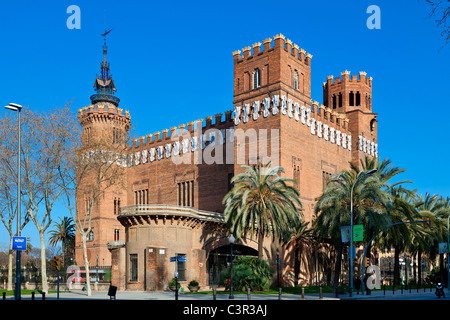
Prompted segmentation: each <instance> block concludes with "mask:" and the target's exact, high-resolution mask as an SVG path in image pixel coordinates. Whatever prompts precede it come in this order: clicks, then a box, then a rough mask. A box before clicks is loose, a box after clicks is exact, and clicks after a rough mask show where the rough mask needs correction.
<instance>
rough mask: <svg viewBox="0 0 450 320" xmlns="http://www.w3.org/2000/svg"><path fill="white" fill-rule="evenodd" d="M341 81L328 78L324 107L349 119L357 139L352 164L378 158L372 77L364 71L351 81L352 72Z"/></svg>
mask: <svg viewBox="0 0 450 320" xmlns="http://www.w3.org/2000/svg"><path fill="white" fill-rule="evenodd" d="M341 77H342V78H339V77H333V76H332V75H330V76H328V77H327V82H324V83H323V103H324V105H325V106H327V107H328V108H330V109H331V110H333V111H335V112H337V113H339V114H343V115H345V117H347V118H348V119H349V129H350V132H351V134H352V136H353V137H354V138H353V148H352V162H354V163H357V164H359V159H363V158H364V157H366V156H377V155H378V142H377V141H378V139H377V113H373V112H372V77H367V74H366V72H364V71H360V72H359V78H358V76H357V75H352V76H351V77H350V71H347V70H345V71H343V72H341Z"/></svg>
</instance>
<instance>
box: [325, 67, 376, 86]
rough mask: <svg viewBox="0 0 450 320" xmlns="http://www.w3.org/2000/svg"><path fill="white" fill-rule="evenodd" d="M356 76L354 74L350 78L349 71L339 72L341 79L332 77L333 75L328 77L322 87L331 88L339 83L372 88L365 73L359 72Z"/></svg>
mask: <svg viewBox="0 0 450 320" xmlns="http://www.w3.org/2000/svg"><path fill="white" fill-rule="evenodd" d="M358 74H359V77H358V75H356V74H354V75H352V76H351V78H350V71H348V70H345V71H343V72H341V77H342V78H341V77H334V76H333V75H329V76H328V77H327V82H324V86H333V85H336V84H341V83H348V82H350V83H358V82H359V83H363V84H365V85H367V86H369V87H371V86H372V77H367V73H366V72H365V71H359V72H358Z"/></svg>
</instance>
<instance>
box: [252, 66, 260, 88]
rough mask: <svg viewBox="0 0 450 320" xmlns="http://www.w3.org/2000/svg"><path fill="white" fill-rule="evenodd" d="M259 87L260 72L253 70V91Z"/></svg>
mask: <svg viewBox="0 0 450 320" xmlns="http://www.w3.org/2000/svg"><path fill="white" fill-rule="evenodd" d="M260 86H261V71H260V70H259V69H255V71H253V89H256V88H259V87H260Z"/></svg>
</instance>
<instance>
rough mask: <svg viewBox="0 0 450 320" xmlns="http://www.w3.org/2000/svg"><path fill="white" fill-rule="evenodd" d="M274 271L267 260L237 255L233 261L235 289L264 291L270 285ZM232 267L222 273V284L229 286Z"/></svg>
mask: <svg viewBox="0 0 450 320" xmlns="http://www.w3.org/2000/svg"><path fill="white" fill-rule="evenodd" d="M272 275H273V271H272V270H271V269H270V266H269V263H268V262H267V261H266V260H263V259H258V258H257V257H237V258H236V259H235V260H234V261H233V289H236V290H238V291H245V290H246V289H247V288H251V290H253V291H264V290H268V289H269V287H270V281H271V279H272ZM229 280H230V267H227V268H226V269H224V270H222V272H221V273H220V284H221V285H224V286H225V287H226V288H227V289H228V288H229Z"/></svg>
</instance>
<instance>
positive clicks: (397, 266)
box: [393, 246, 400, 288]
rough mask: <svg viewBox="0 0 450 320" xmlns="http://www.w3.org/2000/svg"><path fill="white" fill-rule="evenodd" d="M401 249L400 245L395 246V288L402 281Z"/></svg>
mask: <svg viewBox="0 0 450 320" xmlns="http://www.w3.org/2000/svg"><path fill="white" fill-rule="evenodd" d="M399 257H400V249H399V248H398V246H395V247H394V284H393V285H394V288H396V287H397V285H398V284H399V283H400V260H399Z"/></svg>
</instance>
